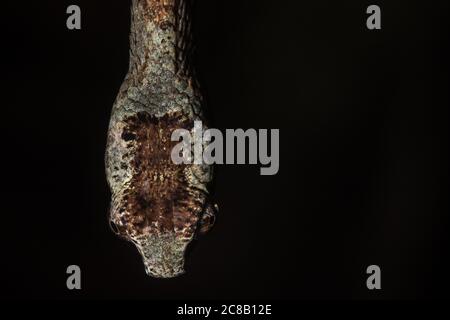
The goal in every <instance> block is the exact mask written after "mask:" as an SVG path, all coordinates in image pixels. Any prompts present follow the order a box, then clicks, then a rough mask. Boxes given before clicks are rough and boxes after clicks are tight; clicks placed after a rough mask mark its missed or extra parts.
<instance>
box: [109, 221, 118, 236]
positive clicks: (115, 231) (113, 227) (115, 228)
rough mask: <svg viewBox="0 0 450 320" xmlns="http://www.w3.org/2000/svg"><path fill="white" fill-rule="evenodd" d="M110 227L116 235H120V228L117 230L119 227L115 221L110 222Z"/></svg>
mask: <svg viewBox="0 0 450 320" xmlns="http://www.w3.org/2000/svg"><path fill="white" fill-rule="evenodd" d="M109 227H110V228H111V230H112V232H114V233H115V234H117V235H118V234H119V228H117V225H116V224H115V223H114V222H113V221H111V220H110V221H109Z"/></svg>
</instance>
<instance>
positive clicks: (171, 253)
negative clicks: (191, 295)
mask: <svg viewBox="0 0 450 320" xmlns="http://www.w3.org/2000/svg"><path fill="white" fill-rule="evenodd" d="M191 240H192V239H186V238H182V237H180V236H179V235H178V236H177V235H176V234H175V233H165V234H160V235H146V236H141V237H139V238H137V239H133V243H134V244H135V245H136V247H137V249H138V251H139V253H140V254H141V256H142V259H143V262H144V265H145V271H146V272H147V274H148V275H149V276H151V277H155V278H174V277H177V276H180V275H182V274H183V273H184V257H185V252H186V248H187V246H188V244H189V243H190V241H191Z"/></svg>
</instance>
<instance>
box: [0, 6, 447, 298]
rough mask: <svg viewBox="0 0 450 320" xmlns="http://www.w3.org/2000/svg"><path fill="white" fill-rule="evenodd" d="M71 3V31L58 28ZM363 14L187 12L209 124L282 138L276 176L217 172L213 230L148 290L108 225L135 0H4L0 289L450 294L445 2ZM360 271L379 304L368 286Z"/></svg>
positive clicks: (15, 292) (4, 292) (275, 9)
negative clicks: (372, 273) (76, 27)
mask: <svg viewBox="0 0 450 320" xmlns="http://www.w3.org/2000/svg"><path fill="white" fill-rule="evenodd" d="M70 4H78V5H79V6H80V7H81V9H82V30H81V31H69V30H67V29H66V17H67V15H66V13H65V11H66V8H67V6H68V5H70ZM369 4H372V3H371V2H367V1H356V0H355V1H281V2H276V1H269V0H267V1H266V0H264V1H262V0H258V1H256V0H255V1H243V0H232V1H231V0H228V1H216V0H214V1H210V0H198V1H197V3H196V6H195V9H194V11H195V14H194V15H195V23H194V33H195V39H196V43H197V51H196V56H195V61H196V68H197V71H198V74H199V77H200V80H201V83H202V86H203V89H204V92H205V95H206V97H207V99H208V104H209V109H210V112H211V116H212V120H213V124H214V126H215V127H217V128H220V129H225V128H244V129H245V128H279V129H280V130H281V154H280V172H279V174H278V175H276V176H272V177H267V176H266V177H264V176H260V175H259V167H258V166H224V167H219V168H218V171H217V179H216V185H215V192H216V199H217V202H218V204H219V206H220V208H221V211H220V217H219V220H218V222H217V225H216V227H215V229H214V230H213V231H212V232H211V233H210V234H208V235H207V236H205V237H202V238H201V239H200V241H198V242H197V243H196V245H195V246H194V247H193V249H192V250H191V252H190V255H189V257H188V262H187V271H188V272H187V274H186V275H184V276H182V277H180V278H177V279H172V280H155V279H151V278H149V277H147V276H146V275H145V272H144V268H143V265H142V262H141V260H140V257H139V255H138V253H137V251H136V250H135V249H134V247H133V246H132V245H131V244H129V243H126V242H124V241H122V240H120V239H118V238H116V237H115V236H114V235H113V233H112V232H110V230H109V227H108V224H107V212H108V205H109V190H108V188H107V185H106V181H105V174H104V164H103V157H104V150H105V140H106V131H107V126H108V120H109V114H110V109H111V106H112V104H113V101H114V99H115V96H116V94H117V92H118V89H119V86H120V84H121V82H122V80H123V78H124V75H125V73H126V71H127V67H128V32H129V18H130V17H129V1H125V0H124V1H106V0H96V1H87V0H76V1H75V0H74V1H56V0H55V1H44V0H42V1H28V2H27V1H25V2H24V1H19V2H14V3H13V2H12V1H10V2H7V3H4V4H2V10H1V11H2V12H1V20H0V23H1V33H2V38H1V44H2V53H3V57H2V59H1V71H2V80H3V81H2V82H3V85H2V99H1V122H0V127H1V137H2V139H1V143H2V145H1V157H0V161H1V168H2V170H1V207H0V208H1V212H0V213H1V232H0V234H1V253H0V257H1V260H0V261H1V278H2V280H1V286H0V291H1V296H2V297H12V298H24V297H31V298H121V297H127V298H159V299H166V298H171V299H172V298H173V299H187V298H190V299H202V298H206V299H210V298H291V299H292V298H414V297H423V298H427V297H448V295H449V294H448V291H446V288H447V286H448V285H449V284H450V283H449V281H448V267H449V264H448V262H447V259H446V257H447V255H448V253H449V250H448V249H449V246H448V244H447V243H446V241H447V232H448V226H449V220H448V215H447V210H448V201H447V198H448V167H447V161H448V140H447V135H448V105H449V103H448V102H449V92H448V89H449V73H448V72H447V71H448V66H449V65H448V56H449V51H448V41H449V34H448V32H447V31H446V27H447V21H446V19H447V12H448V10H449V5H448V1H406V0H404V1H395V3H393V1H376V4H378V5H380V6H381V8H382V23H383V25H382V27H383V29H382V30H381V31H369V30H367V28H366V27H365V21H366V17H367V15H366V14H365V10H366V8H367V6H368V5H369ZM71 264H77V265H79V266H80V267H81V269H82V290H81V291H79V292H71V291H69V290H67V289H66V287H65V282H66V273H65V271H66V267H67V266H68V265H71ZM371 264H377V265H379V266H380V267H381V269H382V290H381V291H377V292H369V291H368V290H367V288H366V286H365V282H366V277H367V276H366V274H365V270H366V268H367V266H369V265H371Z"/></svg>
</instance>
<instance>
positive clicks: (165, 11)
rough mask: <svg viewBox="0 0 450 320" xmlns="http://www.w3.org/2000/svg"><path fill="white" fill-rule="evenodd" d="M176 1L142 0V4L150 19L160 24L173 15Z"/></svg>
mask: <svg viewBox="0 0 450 320" xmlns="http://www.w3.org/2000/svg"><path fill="white" fill-rule="evenodd" d="M177 2H178V1H177V0H144V1H142V4H143V5H144V6H145V9H146V13H147V14H148V15H149V17H150V18H151V19H152V21H153V22H154V23H156V24H159V25H161V24H162V23H164V22H167V21H169V19H170V18H171V17H173V16H174V8H176V5H177Z"/></svg>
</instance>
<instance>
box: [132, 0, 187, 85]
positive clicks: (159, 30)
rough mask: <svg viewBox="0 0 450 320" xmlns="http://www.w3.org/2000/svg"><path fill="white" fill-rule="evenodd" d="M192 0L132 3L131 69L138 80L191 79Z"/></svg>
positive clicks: (139, 0) (140, 0) (147, 0)
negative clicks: (190, 1) (190, 9)
mask: <svg viewBox="0 0 450 320" xmlns="http://www.w3.org/2000/svg"><path fill="white" fill-rule="evenodd" d="M190 52H191V36H190V12H189V0H132V9H131V33H130V70H129V73H131V74H134V75H136V77H137V78H138V79H141V80H142V79H147V80H149V81H151V79H155V78H158V79H160V81H172V80H173V79H174V78H176V77H180V76H181V77H185V78H187V77H189V76H190V74H191V70H190V63H189V58H190Z"/></svg>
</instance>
